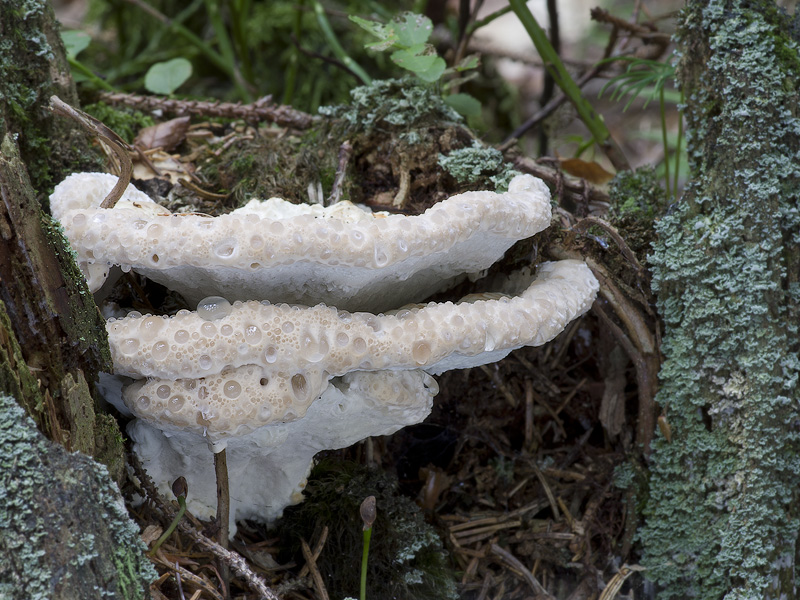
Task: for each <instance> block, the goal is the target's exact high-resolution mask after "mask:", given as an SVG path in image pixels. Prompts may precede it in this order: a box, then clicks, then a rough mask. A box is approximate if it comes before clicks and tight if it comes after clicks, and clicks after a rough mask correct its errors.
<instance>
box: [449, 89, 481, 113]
mask: <svg viewBox="0 0 800 600" xmlns="http://www.w3.org/2000/svg"><path fill="white" fill-rule="evenodd" d="M444 103H445V104H447V105H448V106H449V107H450V108H452V109H453V110H455V111H456V112H457V113H458V114H460V115H463V116H465V117H477V116H480V114H481V103H480V101H479V100H478V99H477V98H475V97H474V96H470V95H469V94H452V95H451V96H445V97H444Z"/></svg>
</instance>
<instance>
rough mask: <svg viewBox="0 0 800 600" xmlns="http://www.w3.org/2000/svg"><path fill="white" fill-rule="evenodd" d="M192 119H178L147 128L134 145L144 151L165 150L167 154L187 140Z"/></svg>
mask: <svg viewBox="0 0 800 600" xmlns="http://www.w3.org/2000/svg"><path fill="white" fill-rule="evenodd" d="M189 119H190V117H178V118H176V119H170V120H169V121H164V122H163V123H159V124H158V125H151V126H150V127H145V128H144V129H142V130H141V131H140V132H139V135H137V136H136V139H135V140H133V145H134V146H136V147H137V148H140V149H142V150H152V149H153V148H163V149H164V150H166V151H167V152H169V151H170V150H173V149H174V148H176V147H177V146H178V144H180V143H181V142H182V141H183V140H184V139H186V132H187V131H188V130H189Z"/></svg>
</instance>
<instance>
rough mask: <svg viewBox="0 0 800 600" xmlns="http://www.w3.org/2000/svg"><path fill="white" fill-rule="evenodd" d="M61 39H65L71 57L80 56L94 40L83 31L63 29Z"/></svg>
mask: <svg viewBox="0 0 800 600" xmlns="http://www.w3.org/2000/svg"><path fill="white" fill-rule="evenodd" d="M61 39H62V40H63V41H64V47H65V48H66V49H67V56H68V57H69V58H75V57H76V56H78V54H80V53H81V52H82V51H83V50H85V49H86V47H87V46H88V45H89V42H91V41H92V38H91V36H90V35H89V34H88V33H84V32H83V31H62V32H61Z"/></svg>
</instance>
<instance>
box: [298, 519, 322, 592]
mask: <svg viewBox="0 0 800 600" xmlns="http://www.w3.org/2000/svg"><path fill="white" fill-rule="evenodd" d="M327 539H328V526H327V525H325V526H324V527H323V528H322V533H321V534H320V535H319V539H318V540H317V543H316V545H315V546H314V551H313V552H312V553H311V556H313V557H314V564H316V562H317V560H318V559H319V555H320V554H322V549H323V548H324V547H325V542H326V541H327ZM306 575H308V563H306V564H305V565H303V568H302V569H300V573H298V574H297V578H298V579H301V578H303V577H305V576H306Z"/></svg>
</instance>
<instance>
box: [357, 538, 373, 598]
mask: <svg viewBox="0 0 800 600" xmlns="http://www.w3.org/2000/svg"><path fill="white" fill-rule="evenodd" d="M371 537H372V527H368V528H367V529H365V530H364V552H363V553H362V554H361V594H360V595H359V600H367V559H368V558H369V540H370V538H371Z"/></svg>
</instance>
